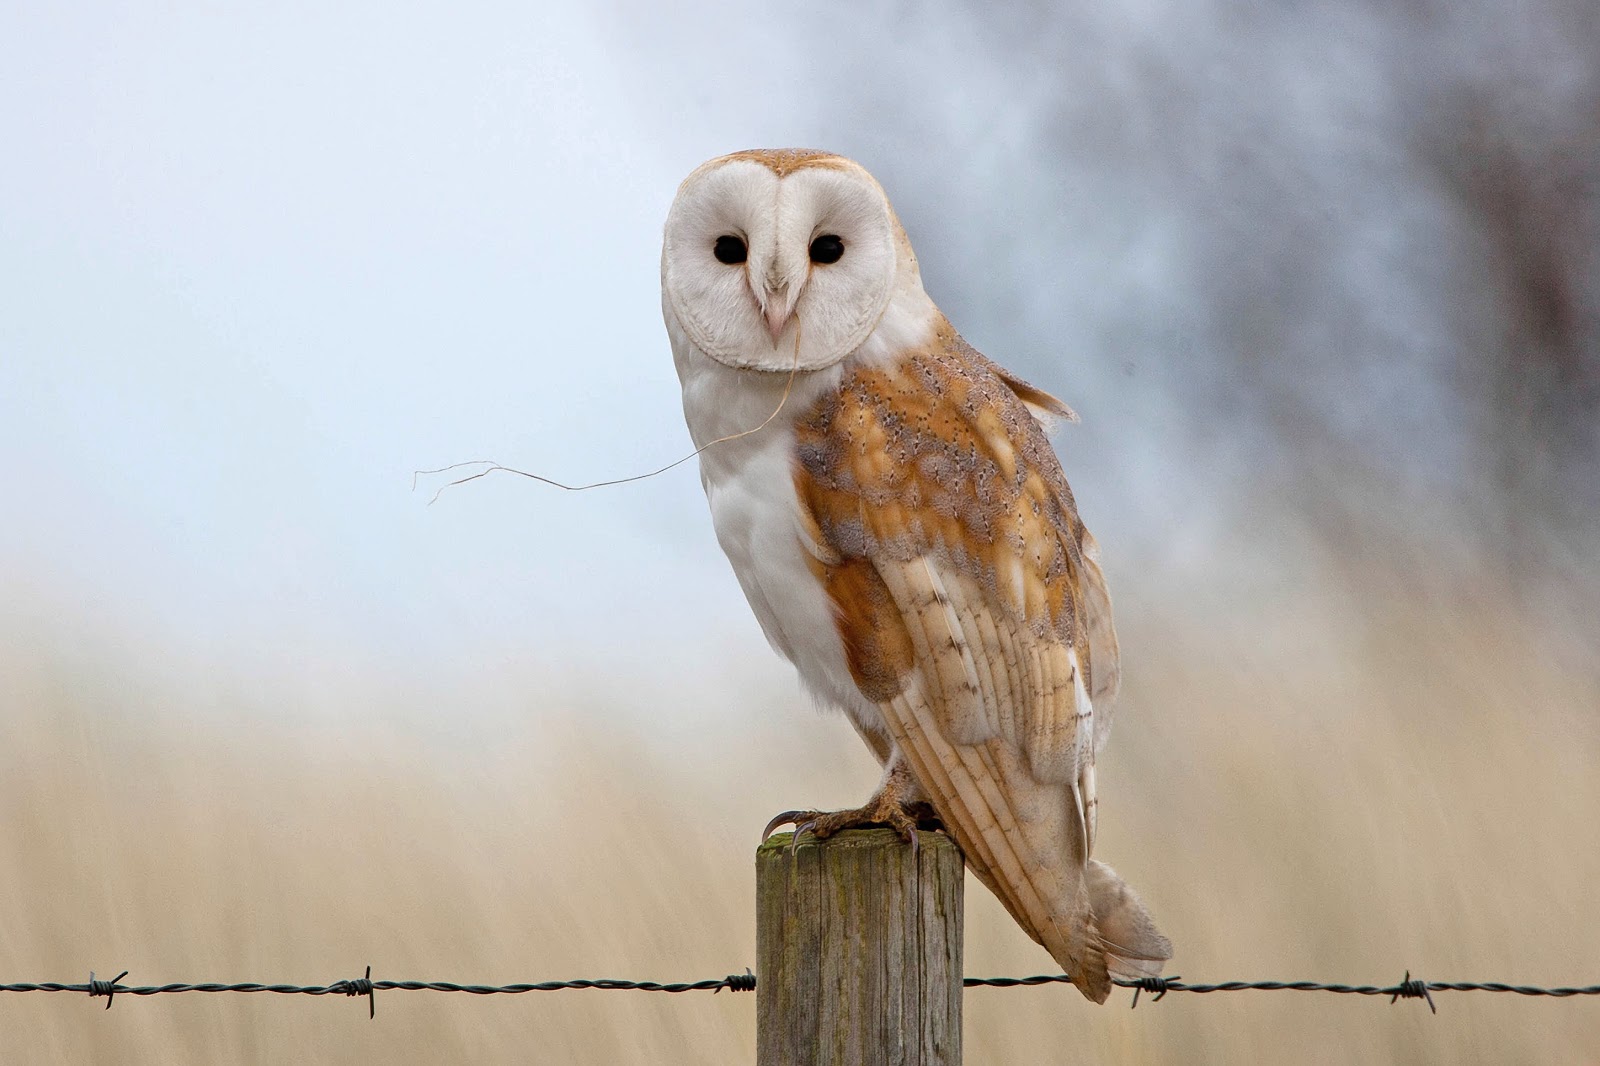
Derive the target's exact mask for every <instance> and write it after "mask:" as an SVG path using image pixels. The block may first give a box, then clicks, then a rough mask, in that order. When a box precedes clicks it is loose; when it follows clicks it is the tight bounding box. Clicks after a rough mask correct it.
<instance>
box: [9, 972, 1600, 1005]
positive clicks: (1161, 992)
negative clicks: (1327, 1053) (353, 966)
mask: <svg viewBox="0 0 1600 1066" xmlns="http://www.w3.org/2000/svg"><path fill="white" fill-rule="evenodd" d="M126 976H128V974H127V971H123V972H122V973H120V974H118V975H117V976H116V977H115V978H113V979H112V980H110V981H103V980H98V979H97V978H96V977H95V975H94V974H93V973H91V974H90V975H89V980H88V981H87V982H86V983H84V984H59V983H57V982H54V981H42V982H36V983H34V982H29V983H20V984H4V985H0V992H76V993H78V994H79V995H83V994H85V993H87V994H88V996H89V998H91V999H97V998H104V999H105V1001H106V1008H107V1009H108V1010H109V1009H110V1007H111V999H112V997H113V996H117V995H122V996H157V995H163V994H166V993H174V992H271V993H275V994H278V995H293V996H330V995H332V996H363V997H365V998H366V1000H367V1014H368V1017H373V1016H375V1015H376V1012H377V1003H376V998H375V993H377V992H388V991H399V992H464V993H466V994H468V995H473V996H500V995H521V994H523V993H526V992H556V991H562V990H566V989H599V990H601V991H607V992H612V991H635V992H671V993H678V992H713V993H715V992H721V991H722V990H723V989H728V990H729V991H731V992H753V991H755V988H756V975H755V974H753V973H751V972H750V971H749V969H746V970H745V972H744V973H742V974H729V975H728V976H727V977H722V978H715V977H712V978H707V979H705V980H703V981H676V982H668V983H662V982H658V981H621V980H614V979H610V978H595V979H592V980H591V979H582V980H575V981H538V982H533V983H528V984H512V985H483V984H457V983H456V982H454V981H374V980H373V979H372V967H370V966H368V967H367V972H366V976H365V977H356V978H351V979H349V980H344V981H335V982H334V983H333V984H331V985H289V984H276V985H269V984H262V983H259V982H256V981H244V982H239V983H237V984H221V983H218V982H213V981H207V982H202V983H198V984H183V983H174V984H165V985H124V984H122V983H121V982H122V979H123V978H124V977H126ZM1071 981H1072V978H1070V977H1068V976H1067V975H1066V974H1038V975H1035V976H1033V977H967V978H964V979H963V980H962V982H961V983H962V985H963V986H964V987H966V988H1021V987H1027V986H1032V985H1048V984H1070V983H1071ZM1112 983H1113V984H1115V985H1117V986H1119V987H1121V988H1129V989H1132V990H1133V1004H1132V1005H1133V1006H1135V1007H1137V1006H1138V1005H1139V995H1140V993H1143V992H1148V993H1150V994H1151V996H1152V997H1153V998H1154V999H1156V1000H1160V999H1161V998H1163V997H1164V996H1166V995H1167V994H1168V993H1169V992H1197V993H1200V994H1202V995H1204V994H1206V993H1210V992H1333V993H1336V994H1339V995H1355V996H1388V997H1389V1002H1390V1003H1396V1002H1398V1001H1400V1000H1402V999H1420V1000H1423V1001H1424V1002H1426V1003H1427V1004H1428V1009H1429V1010H1430V1011H1432V1012H1433V1013H1435V1014H1437V1013H1438V1009H1437V1007H1435V1005H1434V1002H1433V993H1435V992H1508V993H1512V994H1514V995H1518V996H1548V997H1551V998H1554V999H1566V998H1568V997H1571V996H1600V985H1584V986H1581V987H1557V988H1545V987H1541V986H1538V985H1513V984H1506V983H1504V982H1500V981H1423V980H1419V979H1415V978H1413V977H1412V976H1411V973H1410V971H1409V970H1408V971H1407V972H1406V975H1405V977H1404V978H1402V979H1401V980H1400V982H1399V983H1398V984H1394V985H1387V986H1381V985H1346V984H1327V983H1324V982H1321V981H1220V982H1217V983H1214V984H1190V983H1186V982H1184V981H1183V979H1182V978H1180V977H1177V976H1173V977H1141V978H1138V979H1137V980H1128V979H1125V978H1120V977H1119V978H1113V979H1112Z"/></svg>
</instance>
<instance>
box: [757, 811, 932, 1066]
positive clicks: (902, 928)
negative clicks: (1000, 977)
mask: <svg viewBox="0 0 1600 1066" xmlns="http://www.w3.org/2000/svg"><path fill="white" fill-rule="evenodd" d="M791 840H792V835H791V834H789V833H783V834H779V835H777V836H774V837H772V839H770V840H768V841H767V842H766V843H765V844H763V845H762V846H761V847H760V848H758V849H757V850H756V965H757V971H756V976H757V977H758V978H759V984H758V985H757V986H756V1063H757V1066H960V1063H961V909H962V862H961V852H960V851H959V850H958V849H957V848H956V846H955V844H954V843H953V842H951V840H950V838H948V837H946V836H945V835H944V834H943V833H932V832H923V833H919V834H918V842H919V848H918V854H917V857H916V859H915V861H913V858H912V851H911V847H910V845H909V844H907V843H906V842H905V841H903V840H901V839H900V837H899V836H898V835H897V834H896V833H895V832H894V831H893V830H891V829H856V830H848V831H846V832H843V833H840V834H838V835H837V836H834V837H831V838H829V839H828V840H823V841H818V840H815V839H814V838H812V837H810V836H806V837H802V838H801V844H800V847H799V848H798V849H796V850H795V851H794V852H792V853H791V852H790V850H789V845H790V842H791Z"/></svg>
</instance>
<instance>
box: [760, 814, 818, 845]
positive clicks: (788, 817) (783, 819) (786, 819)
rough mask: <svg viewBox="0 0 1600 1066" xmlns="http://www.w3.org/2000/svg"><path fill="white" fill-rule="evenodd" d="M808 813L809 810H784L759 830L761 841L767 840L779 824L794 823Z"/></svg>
mask: <svg viewBox="0 0 1600 1066" xmlns="http://www.w3.org/2000/svg"><path fill="white" fill-rule="evenodd" d="M808 813H811V812H807V811H784V812H783V813H782V814H780V815H778V816H777V817H775V818H774V819H772V821H770V822H768V823H767V827H766V828H765V829H763V830H762V831H761V843H763V844H765V843H766V842H767V838H768V837H770V836H771V835H772V834H773V833H774V832H775V831H777V828H778V827H779V826H780V825H794V824H795V823H797V822H798V821H799V820H800V819H802V818H804V817H806V815H807V814H808Z"/></svg>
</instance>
